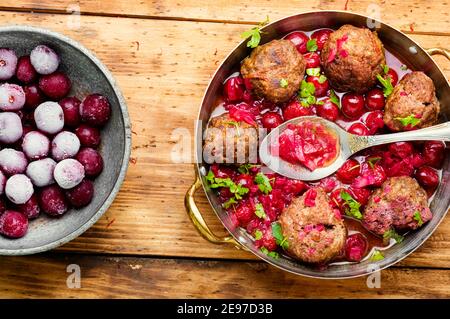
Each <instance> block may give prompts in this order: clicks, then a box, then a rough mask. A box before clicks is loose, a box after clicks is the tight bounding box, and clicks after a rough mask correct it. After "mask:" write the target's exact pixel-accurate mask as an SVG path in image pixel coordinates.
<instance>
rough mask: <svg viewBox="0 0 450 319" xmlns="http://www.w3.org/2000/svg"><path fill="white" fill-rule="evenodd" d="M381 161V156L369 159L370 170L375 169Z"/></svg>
mask: <svg viewBox="0 0 450 319" xmlns="http://www.w3.org/2000/svg"><path fill="white" fill-rule="evenodd" d="M379 160H381V157H379V156H376V157H370V158H368V159H367V163H369V166H370V168H372V169H373V168H374V167H375V164H376V163H377V162H378V161H379Z"/></svg>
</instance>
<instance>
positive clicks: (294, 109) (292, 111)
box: [283, 99, 314, 121]
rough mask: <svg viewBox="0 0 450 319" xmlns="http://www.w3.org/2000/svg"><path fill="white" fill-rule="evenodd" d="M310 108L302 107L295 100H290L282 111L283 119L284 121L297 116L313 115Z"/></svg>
mask: <svg viewBox="0 0 450 319" xmlns="http://www.w3.org/2000/svg"><path fill="white" fill-rule="evenodd" d="M313 114H314V112H313V109H312V107H304V106H303V105H302V104H301V103H300V102H299V101H298V100H297V99H295V100H292V102H290V103H289V104H288V105H286V107H285V108H284V109H283V117H284V119H285V121H288V120H290V119H293V118H296V117H299V116H307V115H313Z"/></svg>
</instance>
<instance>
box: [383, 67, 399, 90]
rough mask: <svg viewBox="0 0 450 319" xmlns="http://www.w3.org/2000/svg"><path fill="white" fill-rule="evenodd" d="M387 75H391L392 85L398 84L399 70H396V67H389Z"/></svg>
mask: <svg viewBox="0 0 450 319" xmlns="http://www.w3.org/2000/svg"><path fill="white" fill-rule="evenodd" d="M386 77H390V78H391V83H392V86H396V85H397V82H398V74H397V72H395V70H394V69H391V68H389V71H388V72H387V74H386Z"/></svg>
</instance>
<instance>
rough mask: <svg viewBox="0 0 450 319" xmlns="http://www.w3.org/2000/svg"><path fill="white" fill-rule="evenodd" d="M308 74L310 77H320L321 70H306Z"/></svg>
mask: <svg viewBox="0 0 450 319" xmlns="http://www.w3.org/2000/svg"><path fill="white" fill-rule="evenodd" d="M306 74H308V75H309V76H319V75H320V68H309V69H306Z"/></svg>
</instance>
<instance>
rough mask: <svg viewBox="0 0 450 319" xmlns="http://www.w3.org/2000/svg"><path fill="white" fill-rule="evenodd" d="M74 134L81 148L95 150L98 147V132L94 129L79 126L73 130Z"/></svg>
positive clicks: (99, 137) (99, 138) (83, 125)
mask: <svg viewBox="0 0 450 319" xmlns="http://www.w3.org/2000/svg"><path fill="white" fill-rule="evenodd" d="M75 134H76V135H77V136H78V139H79V140H80V143H81V145H82V146H85V147H92V148H97V147H98V146H99V145H100V141H101V136H100V131H99V130H98V129H97V128H96V127H92V126H88V125H85V124H81V125H80V126H79V127H77V128H76V129H75Z"/></svg>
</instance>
